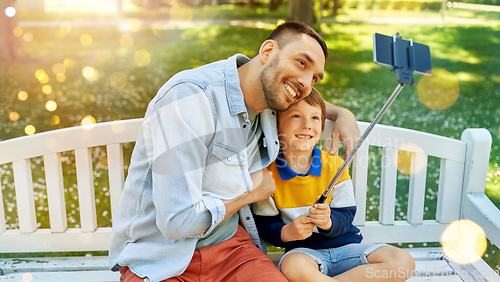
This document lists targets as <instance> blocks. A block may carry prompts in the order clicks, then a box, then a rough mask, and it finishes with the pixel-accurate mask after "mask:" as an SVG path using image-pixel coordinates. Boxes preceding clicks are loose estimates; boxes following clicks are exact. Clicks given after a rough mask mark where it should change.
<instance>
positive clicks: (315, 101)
mask: <svg viewBox="0 0 500 282" xmlns="http://www.w3.org/2000/svg"><path fill="white" fill-rule="evenodd" d="M300 101H305V102H306V103H308V104H309V105H311V106H313V107H314V106H317V107H320V108H321V131H323V130H324V129H325V120H326V104H325V100H323V98H322V97H321V94H320V93H319V92H318V90H316V89H315V88H313V89H312V90H311V94H309V95H307V96H306V97H305V98H304V99H302V100H300ZM300 101H299V102H300ZM286 111H287V110H284V111H280V112H278V115H277V116H276V123H279V118H280V116H281V114H282V113H284V112H286Z"/></svg>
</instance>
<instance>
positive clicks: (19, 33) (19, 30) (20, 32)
mask: <svg viewBox="0 0 500 282" xmlns="http://www.w3.org/2000/svg"><path fill="white" fill-rule="evenodd" d="M12 33H14V35H15V36H16V37H21V36H22V35H23V29H22V28H20V27H18V26H16V27H15V28H14V30H12Z"/></svg>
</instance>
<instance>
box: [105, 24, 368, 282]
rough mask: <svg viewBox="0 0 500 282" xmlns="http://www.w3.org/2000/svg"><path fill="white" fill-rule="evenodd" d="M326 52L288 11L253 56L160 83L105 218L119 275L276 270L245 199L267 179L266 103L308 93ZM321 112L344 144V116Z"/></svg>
mask: <svg viewBox="0 0 500 282" xmlns="http://www.w3.org/2000/svg"><path fill="white" fill-rule="evenodd" d="M327 55H328V52H327V48H326V44H325V42H324V41H323V39H322V38H321V37H320V36H319V35H318V34H317V33H316V32H315V31H314V30H313V29H311V28H310V27H308V26H307V25H304V24H302V23H297V22H287V23H284V24H282V25H280V26H279V27H277V28H276V29H275V30H274V31H273V32H272V33H271V35H270V38H269V39H268V40H266V41H265V42H264V43H263V44H262V45H261V47H260V49H259V53H258V55H257V56H255V57H254V58H253V59H251V60H250V59H248V58H247V57H245V56H243V55H240V54H238V55H235V56H232V57H230V58H229V59H227V60H224V61H219V62H215V63H212V64H208V65H205V66H202V67H199V68H196V69H193V70H187V71H183V72H180V73H178V74H176V75H174V76H173V77H172V78H171V79H170V80H169V81H167V83H165V85H163V86H162V87H161V89H160V90H159V91H158V94H157V95H156V97H155V98H153V100H152V101H151V102H150V104H149V106H148V109H147V112H146V116H145V118H144V122H143V124H142V127H141V130H140V133H139V136H138V138H137V142H136V145H135V148H134V152H133V154H132V160H131V164H130V168H129V173H128V176H127V180H126V182H125V187H124V190H123V194H122V198H121V200H120V204H119V208H118V211H117V214H116V216H115V217H114V220H113V234H112V237H111V246H110V264H111V267H112V269H113V270H115V271H116V270H120V272H121V274H122V276H121V279H122V280H121V281H144V280H146V281H153V282H156V281H201V280H203V281H286V280H285V278H284V277H283V276H282V275H281V273H280V272H279V271H278V270H277V269H276V268H275V267H274V265H273V263H272V262H271V261H270V260H269V259H268V258H267V256H266V255H265V254H264V253H263V252H262V251H260V250H259V249H258V247H260V248H261V249H262V250H264V249H263V248H265V246H261V244H260V241H259V237H258V234H257V229H256V226H255V222H254V221H253V217H252V214H251V211H250V207H249V204H252V203H255V202H259V201H261V200H264V199H267V198H268V197H270V196H271V195H272V194H273V192H274V189H275V187H274V181H273V179H272V176H271V173H270V172H269V171H267V170H265V169H264V168H265V167H267V166H268V165H269V164H270V163H272V162H273V161H274V160H275V159H276V156H277V154H278V150H279V145H278V144H279V143H278V136H277V132H276V118H275V117H276V111H282V110H285V109H287V108H288V107H289V106H290V105H291V104H293V103H295V102H297V101H299V100H300V99H303V98H304V97H306V96H307V95H309V93H310V92H311V89H312V86H313V84H314V83H316V82H318V81H319V80H321V79H322V77H323V72H324V64H325V59H326V57H327ZM327 112H328V116H327V117H328V118H330V119H332V120H335V121H336V127H335V129H334V132H333V133H332V137H333V139H334V140H336V142H334V143H336V144H338V140H339V139H341V138H343V140H344V142H345V143H346V147H347V148H348V150H351V149H352V148H353V147H354V144H355V142H356V141H357V139H359V130H358V129H357V126H356V123H355V118H354V116H353V115H352V113H351V112H349V111H347V110H345V109H343V108H338V107H335V106H333V105H331V104H328V106H327ZM336 146H337V145H335V148H336ZM335 148H334V150H335ZM238 211H239V213H237V212H238ZM242 226H243V227H244V228H243V227H242Z"/></svg>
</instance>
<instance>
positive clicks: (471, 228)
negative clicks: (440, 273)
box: [441, 219, 488, 264]
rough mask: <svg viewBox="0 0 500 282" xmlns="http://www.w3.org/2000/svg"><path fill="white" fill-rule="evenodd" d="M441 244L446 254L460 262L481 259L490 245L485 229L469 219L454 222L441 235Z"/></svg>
mask: <svg viewBox="0 0 500 282" xmlns="http://www.w3.org/2000/svg"><path fill="white" fill-rule="evenodd" d="M441 245H442V246H443V251H444V252H445V254H446V256H448V257H449V258H450V259H451V260H453V261H454V262H456V263H459V264H469V263H473V262H475V261H477V260H479V259H480V258H481V257H482V256H483V255H484V253H485V252H486V248H487V246H488V244H487V242H486V237H485V234H484V231H483V229H482V228H481V227H480V226H479V225H477V224H476V223H474V222H472V221H470V220H468V219H462V220H459V221H455V222H452V223H451V224H450V225H449V226H448V227H447V228H446V230H445V231H444V233H443V235H441Z"/></svg>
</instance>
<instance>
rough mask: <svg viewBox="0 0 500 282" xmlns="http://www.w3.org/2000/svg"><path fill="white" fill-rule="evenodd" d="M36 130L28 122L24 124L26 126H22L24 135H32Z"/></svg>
mask: <svg viewBox="0 0 500 282" xmlns="http://www.w3.org/2000/svg"><path fill="white" fill-rule="evenodd" d="M35 132H36V128H35V127H34V126H33V125H31V124H29V125H26V127H25V128H24V133H26V135H33V134H35Z"/></svg>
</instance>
